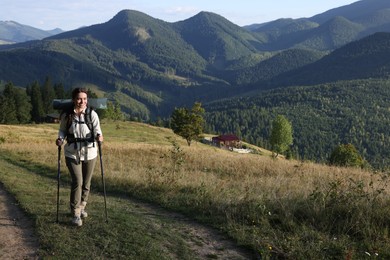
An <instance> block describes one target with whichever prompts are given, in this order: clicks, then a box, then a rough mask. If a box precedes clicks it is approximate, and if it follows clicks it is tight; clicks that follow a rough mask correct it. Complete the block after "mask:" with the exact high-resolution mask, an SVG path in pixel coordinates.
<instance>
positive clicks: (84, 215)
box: [80, 209, 88, 218]
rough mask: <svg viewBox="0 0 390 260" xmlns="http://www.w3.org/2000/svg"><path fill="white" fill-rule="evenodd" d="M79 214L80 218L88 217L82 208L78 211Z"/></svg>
mask: <svg viewBox="0 0 390 260" xmlns="http://www.w3.org/2000/svg"><path fill="white" fill-rule="evenodd" d="M80 216H81V217H82V218H86V217H88V213H87V212H86V211H85V210H83V209H82V210H81V212H80Z"/></svg>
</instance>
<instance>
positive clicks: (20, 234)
mask: <svg viewBox="0 0 390 260" xmlns="http://www.w3.org/2000/svg"><path fill="white" fill-rule="evenodd" d="M128 202H129V203H132V204H134V205H135V206H136V207H135V208H136V209H137V210H136V211H137V212H134V213H136V214H143V215H145V216H147V217H148V218H149V219H150V220H151V221H153V219H154V218H161V217H163V218H168V219H171V220H174V221H172V222H174V227H173V230H176V231H177V232H179V233H181V234H185V237H187V238H188V239H187V244H188V245H189V246H190V248H192V250H193V251H194V252H196V255H197V256H198V257H199V258H201V259H252V257H251V255H250V254H249V253H248V252H245V251H243V250H241V249H239V248H237V246H236V245H235V244H234V243H233V242H232V241H229V240H227V239H226V238H225V237H224V236H223V235H222V234H219V233H218V232H217V231H215V230H213V229H210V228H208V227H205V226H203V225H200V224H198V223H196V222H194V221H192V220H190V219H188V218H185V217H184V216H182V215H181V214H176V213H172V212H169V211H166V210H164V209H162V208H160V207H158V206H152V205H149V204H145V203H142V202H138V201H134V200H132V199H128ZM156 222H158V221H156ZM171 228H172V227H171ZM38 248H39V244H38V239H37V237H36V236H35V235H34V231H33V223H32V221H31V220H30V219H29V218H28V217H26V216H25V214H24V212H23V211H22V210H21V209H20V208H19V207H18V205H17V202H16V201H15V199H14V198H13V197H12V196H11V195H10V194H8V193H7V192H6V191H5V190H4V187H3V185H2V184H1V183H0V260H3V259H16V260H18V259H39V257H38V253H37V251H38Z"/></svg>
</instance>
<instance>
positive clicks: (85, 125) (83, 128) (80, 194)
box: [56, 88, 103, 226]
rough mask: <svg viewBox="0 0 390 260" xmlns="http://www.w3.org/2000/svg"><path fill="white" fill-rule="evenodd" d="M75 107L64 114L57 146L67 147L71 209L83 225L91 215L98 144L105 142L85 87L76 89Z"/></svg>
mask: <svg viewBox="0 0 390 260" xmlns="http://www.w3.org/2000/svg"><path fill="white" fill-rule="evenodd" d="M72 102H73V106H71V107H70V108H69V109H65V110H63V111H62V112H61V114H60V129H59V131H58V138H57V140H56V145H57V146H61V145H62V144H63V143H64V140H66V141H67V142H66V144H65V146H64V151H65V162H66V166H67V167H68V169H69V172H70V175H71V177H72V185H71V192H70V209H71V213H72V216H73V217H72V224H74V225H76V226H81V225H82V224H83V221H82V218H85V217H87V216H88V214H87V212H86V211H85V207H86V205H87V201H88V195H89V191H90V186H91V179H92V174H93V171H94V168H95V164H96V160H97V156H98V146H97V145H96V144H95V142H96V141H98V142H102V141H103V134H102V130H101V128H100V122H99V117H98V114H97V113H96V112H95V111H94V110H93V109H91V108H90V107H88V106H87V104H88V95H87V90H86V89H84V88H75V89H74V90H73V91H72Z"/></svg>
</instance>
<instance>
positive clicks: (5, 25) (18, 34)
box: [0, 21, 63, 44]
mask: <svg viewBox="0 0 390 260" xmlns="http://www.w3.org/2000/svg"><path fill="white" fill-rule="evenodd" d="M61 32H63V31H62V30H61V29H58V28H57V29H54V30H50V31H44V30H40V29H37V28H34V27H31V26H28V25H23V24H19V23H17V22H14V21H0V41H1V42H3V43H0V44H12V43H18V42H25V41H32V40H41V39H43V38H46V37H49V36H52V35H55V34H58V33H61Z"/></svg>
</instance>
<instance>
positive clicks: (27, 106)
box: [15, 89, 31, 124]
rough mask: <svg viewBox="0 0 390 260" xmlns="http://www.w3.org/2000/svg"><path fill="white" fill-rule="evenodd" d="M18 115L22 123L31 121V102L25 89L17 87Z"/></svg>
mask: <svg viewBox="0 0 390 260" xmlns="http://www.w3.org/2000/svg"><path fill="white" fill-rule="evenodd" d="M15 103H16V116H17V118H18V121H19V123H20V124H26V123H29V122H31V102H30V98H29V96H28V95H27V92H26V90H25V89H16V96H15Z"/></svg>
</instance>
